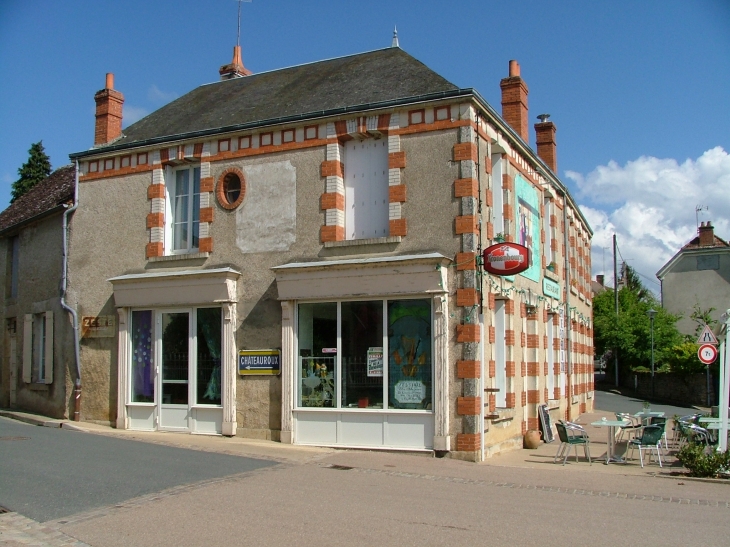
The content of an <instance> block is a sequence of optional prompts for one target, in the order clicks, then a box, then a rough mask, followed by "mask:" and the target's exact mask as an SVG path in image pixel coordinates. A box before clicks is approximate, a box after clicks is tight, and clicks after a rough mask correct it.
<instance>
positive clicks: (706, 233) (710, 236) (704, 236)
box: [697, 220, 715, 247]
mask: <svg viewBox="0 0 730 547" xmlns="http://www.w3.org/2000/svg"><path fill="white" fill-rule="evenodd" d="M697 231H698V232H699V233H700V247H712V246H713V245H714V244H715V227H714V226H713V225H712V223H711V222H710V221H709V220H708V221H707V222H701V223H700V227H699V228H697Z"/></svg>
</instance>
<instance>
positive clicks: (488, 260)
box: [482, 242, 530, 276]
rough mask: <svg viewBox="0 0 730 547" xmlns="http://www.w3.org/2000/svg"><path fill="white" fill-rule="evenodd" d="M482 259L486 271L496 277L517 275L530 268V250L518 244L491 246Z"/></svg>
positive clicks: (509, 243) (507, 243)
mask: <svg viewBox="0 0 730 547" xmlns="http://www.w3.org/2000/svg"><path fill="white" fill-rule="evenodd" d="M482 257H483V258H484V269H485V270H487V271H488V272H489V273H491V274H494V275H500V276H505V275H515V274H518V273H521V272H524V271H525V270H526V269H528V268H529V267H530V249H528V248H527V247H525V246H524V245H518V244H517V243H511V242H506V243H497V244H496V245H490V246H489V247H487V248H486V249H485V250H484V253H482Z"/></svg>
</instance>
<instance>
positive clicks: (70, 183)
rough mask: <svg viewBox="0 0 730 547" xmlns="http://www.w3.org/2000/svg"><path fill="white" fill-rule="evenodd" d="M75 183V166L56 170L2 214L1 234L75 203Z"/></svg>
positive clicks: (0, 215) (0, 219)
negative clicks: (71, 202) (57, 208)
mask: <svg viewBox="0 0 730 547" xmlns="http://www.w3.org/2000/svg"><path fill="white" fill-rule="evenodd" d="M75 182H76V177H75V168H74V166H73V165H67V166H65V167H60V168H59V169H56V170H55V171H54V172H53V173H51V174H50V175H48V177H46V178H45V179H43V180H42V181H41V182H39V183H38V184H36V185H35V186H34V187H33V188H31V189H30V190H29V191H28V192H27V193H25V194H23V195H22V196H20V197H19V198H18V199H16V200H15V201H14V202H13V203H12V204H11V205H10V207H8V208H7V209H5V210H4V211H3V212H2V213H0V232H4V231H7V230H9V229H10V228H12V227H13V226H16V225H18V224H21V223H22V222H25V221H27V220H30V219H32V218H34V217H37V216H39V215H42V214H43V213H46V212H48V211H50V210H52V209H54V208H56V207H58V206H59V205H62V204H64V203H68V202H70V201H73V197H74V184H75Z"/></svg>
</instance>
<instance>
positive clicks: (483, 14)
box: [0, 0, 730, 288]
mask: <svg viewBox="0 0 730 547" xmlns="http://www.w3.org/2000/svg"><path fill="white" fill-rule="evenodd" d="M236 21H237V2H236V0H209V1H207V2H200V1H199V0H198V1H189V0H154V1H151V0H118V1H116V2H112V1H111V0H93V1H92V0H64V1H63V2H61V1H57V0H2V2H0V143H2V146H1V147H0V206H5V205H6V204H7V203H8V201H9V196H10V185H11V183H12V182H13V181H14V180H16V179H17V169H18V168H19V167H20V166H21V165H22V163H23V162H24V161H26V159H27V154H28V149H29V147H30V145H31V144H32V143H33V142H36V141H38V140H43V144H44V146H45V148H46V152H47V153H48V154H49V156H50V157H51V162H52V164H53V166H54V167H60V166H62V165H64V164H67V163H68V154H69V153H71V152H78V151H81V150H85V149H87V148H89V147H90V146H91V145H92V143H93V132H94V100H93V96H94V93H95V92H96V91H97V90H99V89H101V88H103V87H104V75H105V73H106V72H113V73H114V75H115V88H116V89H118V90H119V91H121V92H122V93H123V94H124V96H125V104H124V115H125V122H126V123H128V122H130V121H132V120H135V119H139V117H142V116H144V115H145V114H147V113H150V112H152V111H154V110H156V109H157V108H159V107H160V106H162V105H164V104H165V103H167V102H169V101H170V100H172V99H174V98H176V97H178V96H180V95H183V94H185V93H186V92H188V91H190V90H192V89H193V88H195V87H197V86H199V85H201V84H204V83H208V82H211V81H215V80H217V79H218V72H217V71H218V67H219V66H220V65H222V64H225V63H228V62H230V60H231V53H232V47H233V46H234V45H235V42H236V29H237V23H236ZM396 25H397V27H398V35H399V39H400V45H401V47H402V48H403V49H404V50H405V51H407V52H408V53H410V54H411V55H413V56H414V57H416V58H417V59H419V60H420V61H422V62H424V63H425V64H427V65H428V66H429V67H431V68H432V69H434V70H435V71H436V72H438V73H440V74H441V75H443V76H444V77H445V78H447V79H448V80H450V81H451V82H453V83H454V84H456V85H458V86H460V87H473V88H476V89H477V90H478V91H479V92H480V93H481V94H482V95H483V96H484V97H485V99H486V100H487V101H488V102H490V103H491V104H492V105H493V106H494V107H495V109H496V110H497V111H501V105H500V89H499V81H500V79H501V78H503V77H505V76H507V71H508V63H509V60H510V59H516V60H518V61H519V63H520V65H521V69H522V76H523V78H524V79H525V81H526V83H527V85H528V87H529V91H530V93H529V107H530V118H531V120H532V121H533V122H535V121H537V120H536V119H535V117H536V116H537V115H538V114H540V113H545V112H547V113H550V114H551V115H552V118H551V120H552V121H553V122H555V124H556V126H557V130H558V131H557V143H558V170H559V175H560V177H561V178H562V179H563V180H564V182H565V183H566V184H567V185H568V186H569V188H571V190H572V192H573V193H574V195H575V196H576V199H577V200H578V202H579V203H580V204H581V205H582V208H583V210H584V213H585V214H586V216H587V217H588V218H589V221H590V222H591V225H592V227H593V229H594V231H595V237H594V255H593V266H594V267H593V269H594V273H600V272H601V270H602V269H603V265H604V263H605V264H606V269H611V266H610V264H608V262H610V260H609V259H610V257H606V253H607V252H609V251H610V249H609V251H606V250H605V248H606V247H607V246H610V238H611V236H612V234H613V233H617V234H618V237H619V247H620V249H621V253H622V256H623V257H624V258H625V259H626V260H627V261H628V262H629V264H632V265H633V266H634V267H636V268H637V269H638V270H639V272H640V273H642V274H644V275H645V276H646V277H647V278H651V279H653V276H654V273H655V272H656V271H657V270H658V269H659V267H661V265H662V264H663V263H664V262H666V260H668V259H669V258H670V257H671V256H672V254H674V252H676V251H677V250H678V248H679V247H680V246H681V245H683V244H684V243H686V242H687V241H688V240H689V239H690V238H691V237H693V235H694V233H695V231H696V220H697V218H699V219H700V220H701V221H703V220H712V221H713V223H714V225H715V227H716V233H717V234H718V235H720V236H721V237H724V238H725V239H728V238H730V198H729V197H728V194H730V192H729V191H728V190H730V158H729V157H728V151H730V143H728V140H729V139H730V137H729V135H730V131H728V127H730V100H728V99H729V95H728V90H730V2H727V1H726V0H693V1H690V2H687V1H684V2H680V1H674V0H662V1H644V2H636V1H623V0H614V1H611V2H585V1H571V0H562V1H549V0H542V1H538V0H535V1H526V0H513V1H511V2H494V1H489V0H481V1H479V0H453V1H451V2H442V1H439V2H437V1H435V0H420V1H418V2H414V1H405V0H400V1H399V0H390V1H381V0H370V1H368V2H362V1H351V0H339V1H335V0H321V1H320V0H309V1H301V0H300V1H294V0H253V1H252V2H245V3H243V4H242V25H241V46H242V49H243V59H244V64H245V65H246V66H247V67H248V68H249V69H251V70H253V71H254V72H263V71H268V70H274V69H277V68H283V67H287V66H292V65H297V64H301V63H308V62H313V61H317V60H321V59H327V58H332V57H340V56H343V55H349V54H353V53H359V52H363V51H369V50H374V49H379V48H382V47H387V46H389V45H390V43H391V38H392V32H393V27H394V26H396ZM530 142H531V143H534V134H533V135H532V136H531V139H530ZM698 205H702V206H706V207H707V209H706V210H705V209H702V210H701V211H700V212H699V213H696V211H695V209H696V206H698ZM650 284H651V282H650ZM652 288H656V287H652Z"/></svg>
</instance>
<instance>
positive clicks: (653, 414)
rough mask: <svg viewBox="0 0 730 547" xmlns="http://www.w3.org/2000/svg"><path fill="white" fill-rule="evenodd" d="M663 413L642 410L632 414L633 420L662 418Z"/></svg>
mask: <svg viewBox="0 0 730 547" xmlns="http://www.w3.org/2000/svg"><path fill="white" fill-rule="evenodd" d="M663 417H664V412H651V411H648V412H647V411H646V410H642V411H641V412H637V413H636V414H634V418H663Z"/></svg>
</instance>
